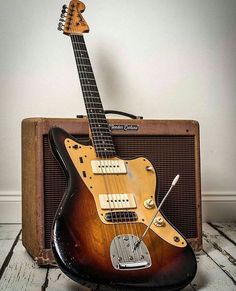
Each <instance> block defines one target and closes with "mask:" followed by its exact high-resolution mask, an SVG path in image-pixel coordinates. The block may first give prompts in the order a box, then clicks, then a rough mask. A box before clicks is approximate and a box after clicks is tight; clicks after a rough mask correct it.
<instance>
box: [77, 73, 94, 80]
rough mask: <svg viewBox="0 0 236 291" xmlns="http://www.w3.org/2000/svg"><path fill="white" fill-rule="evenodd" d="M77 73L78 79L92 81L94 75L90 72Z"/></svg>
mask: <svg viewBox="0 0 236 291" xmlns="http://www.w3.org/2000/svg"><path fill="white" fill-rule="evenodd" d="M78 73H79V77H81V78H83V79H94V75H93V73H91V72H78Z"/></svg>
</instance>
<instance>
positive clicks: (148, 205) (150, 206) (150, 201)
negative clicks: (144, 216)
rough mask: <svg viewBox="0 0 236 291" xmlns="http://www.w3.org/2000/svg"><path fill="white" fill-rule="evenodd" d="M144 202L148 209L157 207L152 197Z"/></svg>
mask: <svg viewBox="0 0 236 291" xmlns="http://www.w3.org/2000/svg"><path fill="white" fill-rule="evenodd" d="M143 204H144V207H145V208H147V209H151V208H154V207H155V205H154V201H153V200H152V199H147V200H145V201H144V203H143Z"/></svg>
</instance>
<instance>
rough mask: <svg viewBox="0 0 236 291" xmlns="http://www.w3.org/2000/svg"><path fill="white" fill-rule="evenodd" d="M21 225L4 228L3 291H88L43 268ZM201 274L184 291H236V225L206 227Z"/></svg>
mask: <svg viewBox="0 0 236 291" xmlns="http://www.w3.org/2000/svg"><path fill="white" fill-rule="evenodd" d="M20 228H21V226H20V225H12V224H10V225H9V224H4V225H3V224H2V225H0V265H1V270H0V278H1V280H0V290H3V291H8V290H14V291H19V290H28V291H35V290H37V291H38V290H41V291H44V290H46V291H67V290H70V291H85V290H87V291H88V290H89V289H87V288H86V287H82V286H80V285H78V284H76V283H74V282H73V281H71V280H70V279H69V278H67V277H66V276H65V275H64V274H63V273H61V271H60V270H59V269H57V268H50V269H49V268H39V267H38V266H37V265H36V264H35V262H34V261H33V260H32V259H31V257H30V256H29V255H28V254H27V252H26V251H25V249H24V247H23V246H22V243H21V237H20V233H21V231H20ZM203 246H204V247H203V249H204V250H203V251H201V252H200V253H198V254H197V260H198V272H197V275H196V277H195V279H194V280H193V282H192V284H191V285H189V286H187V287H186V288H185V289H184V290H185V291H189V290H212V291H213V290H216V291H217V290H221V291H224V290H236V223H213V224H212V223H211V224H210V223H205V224H204V225H203Z"/></svg>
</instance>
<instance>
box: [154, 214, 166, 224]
mask: <svg viewBox="0 0 236 291" xmlns="http://www.w3.org/2000/svg"><path fill="white" fill-rule="evenodd" d="M153 223H154V224H155V226H164V219H163V218H162V217H161V216H158V217H157V218H155V219H154V222H153Z"/></svg>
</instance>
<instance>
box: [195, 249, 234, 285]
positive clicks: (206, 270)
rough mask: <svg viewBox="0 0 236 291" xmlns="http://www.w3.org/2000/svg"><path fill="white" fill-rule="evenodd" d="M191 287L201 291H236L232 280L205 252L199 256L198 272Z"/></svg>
mask: <svg viewBox="0 0 236 291" xmlns="http://www.w3.org/2000/svg"><path fill="white" fill-rule="evenodd" d="M191 285H192V286H193V288H194V290H201V291H222V290H227V291H233V290H234V291H235V290H236V286H235V285H234V283H233V282H232V280H231V279H230V278H229V277H228V276H227V275H226V274H225V272H224V271H223V270H222V269H221V268H220V267H219V266H218V265H217V264H216V263H215V262H214V261H213V260H212V259H211V258H210V257H209V256H208V254H207V253H205V252H204V251H202V252H201V253H200V254H199V255H198V270H197V274H196V277H195V278H194V279H193V281H192V284H191Z"/></svg>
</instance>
